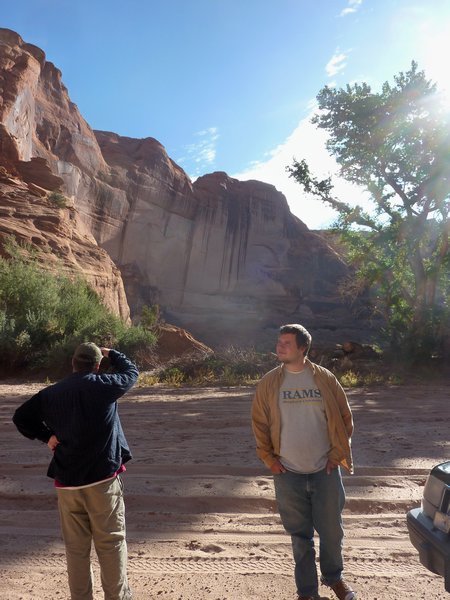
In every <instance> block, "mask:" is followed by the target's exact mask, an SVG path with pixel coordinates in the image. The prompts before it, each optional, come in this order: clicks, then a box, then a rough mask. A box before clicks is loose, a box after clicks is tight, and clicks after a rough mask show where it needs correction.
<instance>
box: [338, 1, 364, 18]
mask: <svg viewBox="0 0 450 600" xmlns="http://www.w3.org/2000/svg"><path fill="white" fill-rule="evenodd" d="M362 2H363V0H348V5H347V7H346V8H344V10H342V11H341V13H340V15H339V16H340V17H345V16H346V15H350V14H352V13H355V12H356V11H357V10H358V9H359V7H360V6H361V4H362Z"/></svg>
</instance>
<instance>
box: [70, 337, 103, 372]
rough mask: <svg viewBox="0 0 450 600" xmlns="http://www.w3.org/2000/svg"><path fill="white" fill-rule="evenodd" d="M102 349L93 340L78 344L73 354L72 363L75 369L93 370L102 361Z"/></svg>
mask: <svg viewBox="0 0 450 600" xmlns="http://www.w3.org/2000/svg"><path fill="white" fill-rule="evenodd" d="M102 358H103V355H102V351H101V350H100V348H99V347H98V346H97V345H96V344H94V343H93V342H86V343H84V344H80V345H79V346H78V347H77V348H76V349H75V352H74V354H73V364H74V367H75V368H76V370H77V371H93V370H94V368H95V366H96V365H99V364H100V363H101V362H102Z"/></svg>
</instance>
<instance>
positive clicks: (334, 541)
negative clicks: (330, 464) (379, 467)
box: [274, 468, 345, 596]
mask: <svg viewBox="0 0 450 600" xmlns="http://www.w3.org/2000/svg"><path fill="white" fill-rule="evenodd" d="M274 483H275V494H276V498H277V503H278V509H279V511H280V517H281V521H282V523H283V526H284V528H285V530H286V532H287V533H289V534H290V536H291V540H292V549H293V554H294V561H295V583H296V585H297V592H298V594H299V595H300V596H309V595H314V594H317V592H318V589H319V583H318V578H317V569H316V562H315V557H316V552H315V549H314V530H315V531H316V532H317V533H318V535H319V541H320V571H321V573H322V577H323V579H324V582H325V583H327V584H333V583H336V581H338V580H339V579H340V578H341V573H342V570H343V562H342V540H343V537H344V531H343V528H342V510H343V508H344V503H345V492H344V486H343V485H342V478H341V473H340V470H339V468H337V469H333V471H331V473H330V475H327V472H326V470H325V469H324V470H323V471H318V472H317V473H310V474H308V475H303V474H300V473H294V472H292V471H287V472H286V473H280V474H278V475H274Z"/></svg>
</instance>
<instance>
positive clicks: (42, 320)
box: [0, 240, 155, 371]
mask: <svg viewBox="0 0 450 600" xmlns="http://www.w3.org/2000/svg"><path fill="white" fill-rule="evenodd" d="M4 249H5V250H6V252H7V253H8V254H9V255H10V258H9V259H6V258H2V257H0V367H2V368H3V369H4V370H5V369H10V368H37V367H41V368H45V369H52V370H55V371H58V370H62V369H63V368H64V369H67V368H68V367H70V359H71V357H72V355H73V351H74V349H75V347H76V346H77V345H78V344H79V343H81V342H84V341H93V342H96V343H97V344H99V345H104V346H110V347H116V348H118V349H120V350H122V351H124V352H125V353H127V354H128V355H129V356H131V357H132V358H135V356H134V355H137V356H138V357H139V356H141V355H142V356H145V355H146V354H148V353H149V352H151V348H152V347H153V346H154V344H155V335H154V334H153V333H152V332H149V331H146V330H144V329H143V328H142V327H128V326H127V325H126V324H125V323H123V321H122V320H121V319H120V318H119V317H117V316H116V315H114V314H113V313H111V312H110V311H109V310H108V309H107V308H106V306H105V305H104V304H103V303H102V301H101V300H100V298H99V296H98V295H97V294H96V293H95V292H94V290H92V288H91V287H90V286H89V285H88V283H87V282H86V281H84V280H83V279H81V278H74V279H70V278H69V277H64V276H56V275H53V274H51V273H49V272H47V271H45V270H44V269H43V268H42V266H41V265H40V264H39V263H38V261H37V258H36V256H35V255H34V254H33V251H32V250H31V249H30V248H28V247H26V246H19V245H18V244H17V243H16V242H14V241H12V240H8V241H7V242H6V243H5V245H4ZM135 360H137V359H135ZM137 362H139V361H138V360H137Z"/></svg>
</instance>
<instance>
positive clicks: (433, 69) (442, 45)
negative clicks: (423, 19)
mask: <svg viewBox="0 0 450 600" xmlns="http://www.w3.org/2000/svg"><path fill="white" fill-rule="evenodd" d="M449 56H450V26H447V27H445V29H442V28H440V29H437V28H436V30H435V31H431V27H430V28H428V31H427V35H426V39H423V47H422V60H421V61H420V62H419V68H423V69H424V71H425V74H426V76H427V78H428V79H431V80H432V81H433V82H434V83H436V84H437V88H438V92H440V95H441V97H442V99H443V101H444V103H445V105H446V106H447V108H449V109H450V69H449V65H448V57H449Z"/></svg>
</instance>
